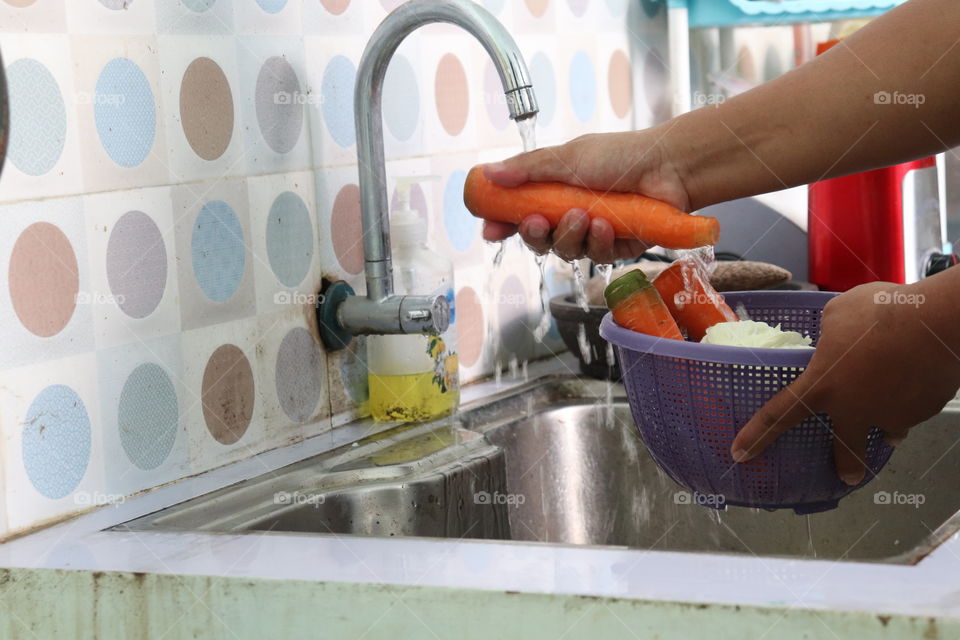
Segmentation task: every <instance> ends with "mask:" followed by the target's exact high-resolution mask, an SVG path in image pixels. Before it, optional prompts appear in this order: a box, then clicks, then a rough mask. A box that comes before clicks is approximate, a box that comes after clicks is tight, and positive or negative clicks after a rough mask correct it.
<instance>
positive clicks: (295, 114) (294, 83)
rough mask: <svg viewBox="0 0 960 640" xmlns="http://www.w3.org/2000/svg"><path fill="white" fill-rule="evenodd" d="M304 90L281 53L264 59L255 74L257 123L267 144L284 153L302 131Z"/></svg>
mask: <svg viewBox="0 0 960 640" xmlns="http://www.w3.org/2000/svg"><path fill="white" fill-rule="evenodd" d="M303 95H304V94H303V92H302V91H301V88H300V80H299V79H298V78H297V73H296V71H294V70H293V67H292V66H290V63H289V62H287V60H286V59H285V58H283V57H282V56H274V57H272V58H269V59H267V61H266V62H264V63H263V66H262V67H261V68H260V74H259V75H258V76H257V89H256V96H255V98H254V100H255V104H256V112H257V124H258V126H259V127H260V133H261V134H262V135H263V138H264V140H266V141H267V144H268V145H269V146H270V148H271V149H273V150H274V151H275V152H277V153H287V152H289V151H290V150H291V149H293V147H294V145H296V144H297V141H298V140H299V139H300V133H301V131H302V130H303V101H302V97H303Z"/></svg>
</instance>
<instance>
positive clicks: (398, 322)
mask: <svg viewBox="0 0 960 640" xmlns="http://www.w3.org/2000/svg"><path fill="white" fill-rule="evenodd" d="M432 22H449V23H451V24H455V25H457V26H460V27H462V28H463V29H465V30H466V31H467V32H468V33H470V34H472V35H473V36H474V37H475V38H476V39H477V40H479V41H480V43H481V44H482V45H483V48H484V49H486V51H487V53H488V54H490V57H491V58H493V62H494V65H495V66H496V68H497V72H498V73H499V75H500V81H501V82H502V83H503V91H504V93H505V94H506V98H507V107H508V108H509V111H510V117H511V118H512V119H513V120H522V119H524V118H528V117H530V116H533V115H534V114H536V113H537V110H538V109H537V99H536V96H535V95H534V92H533V87H532V86H531V82H530V73H529V72H528V71H527V65H526V63H525V62H524V60H523V56H522V55H521V54H520V50H519V49H518V48H517V45H516V43H515V42H514V41H513V38H512V37H510V34H509V33H507V30H506V29H505V28H504V26H503V25H502V24H500V22H498V21H497V19H496V18H494V17H493V16H492V15H491V14H490V13H489V12H488V11H487V10H486V9H484V8H483V7H481V6H479V5H477V4H475V3H473V2H470V1H469V0H410V2H407V3H406V4H403V5H401V6H400V7H398V8H397V9H396V10H394V11H393V12H392V13H391V14H390V15H388V16H387V17H386V18H385V19H384V21H383V22H382V23H381V24H380V26H379V27H377V29H376V31H374V33H373V35H372V36H371V37H370V42H368V43H367V47H366V49H365V50H364V52H363V56H362V57H361V59H360V67H359V69H358V70H357V81H356V86H355V87H354V116H355V119H356V128H357V156H358V161H359V171H360V206H361V216H362V220H363V252H364V256H365V260H366V265H365V269H364V270H365V275H366V283H367V295H366V296H357V295H354V291H353V289H352V288H351V287H350V286H349V285H348V284H347V283H346V282H343V281H338V282H334V283H332V284H330V285H328V286H327V287H325V289H324V291H323V292H322V293H323V295H322V296H321V297H320V300H321V302H320V303H319V304H318V305H317V318H318V321H319V325H320V336H321V338H322V339H323V342H324V344H325V345H326V346H327V348H329V349H334V350H335V349H340V348H343V347H345V346H346V345H347V343H349V342H350V340H351V339H352V337H353V336H355V335H363V334H395V333H443V332H444V331H446V329H447V326H449V324H450V307H449V303H448V302H447V300H446V298H444V297H443V296H416V295H397V294H395V293H394V292H393V266H392V264H391V258H390V221H389V215H388V214H389V208H388V205H387V179H386V169H385V166H384V158H383V118H382V109H381V107H382V100H383V79H384V76H385V75H386V72H387V66H388V65H389V63H390V59H391V58H392V57H393V54H394V52H395V51H396V49H397V46H399V44H400V42H401V41H403V39H404V38H405V37H407V35H409V34H410V33H411V32H413V31H414V30H416V29H417V28H418V27H421V26H423V25H425V24H429V23H432Z"/></svg>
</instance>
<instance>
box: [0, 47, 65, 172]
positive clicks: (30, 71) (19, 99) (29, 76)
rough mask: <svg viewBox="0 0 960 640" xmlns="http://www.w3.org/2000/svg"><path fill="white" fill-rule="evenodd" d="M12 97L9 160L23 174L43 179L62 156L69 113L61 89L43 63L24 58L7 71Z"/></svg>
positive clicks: (10, 66)
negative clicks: (42, 176)
mask: <svg viewBox="0 0 960 640" xmlns="http://www.w3.org/2000/svg"><path fill="white" fill-rule="evenodd" d="M6 74H7V91H8V93H9V96H10V140H9V143H8V144H9V147H8V149H7V158H8V159H9V160H10V162H11V163H12V164H13V166H15V167H16V168H17V169H19V170H20V171H22V172H24V173H26V174H28V175H31V176H41V175H44V174H46V173H47V172H48V171H50V170H51V169H53V167H54V166H55V165H56V164H57V161H58V160H59V159H60V154H61V153H62V152H63V145H64V140H65V138H66V135H67V112H66V107H65V106H64V102H63V95H62V94H61V92H60V87H59V85H58V84H57V81H56V80H55V79H54V77H53V75H52V74H51V73H50V71H49V70H48V69H47V68H46V67H45V66H44V65H43V64H42V63H40V62H37V61H36V60H33V59H31V58H23V59H21V60H17V61H16V62H14V63H12V64H11V65H9V66H8V67H7V69H6Z"/></svg>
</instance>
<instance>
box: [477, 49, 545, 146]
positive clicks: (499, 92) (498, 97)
mask: <svg viewBox="0 0 960 640" xmlns="http://www.w3.org/2000/svg"><path fill="white" fill-rule="evenodd" d="M483 65H484V67H483V68H484V71H483V106H484V107H485V108H486V110H487V117H488V118H489V119H490V123H491V124H492V125H493V126H494V127H495V128H496V129H498V130H500V131H503V130H504V129H506V128H507V125H509V124H510V111H509V110H508V108H507V97H506V96H505V95H504V94H503V84H501V82H500V76H499V75H497V68H496V67H495V66H493V62H492V61H490V60H485V61H484V63H483ZM530 73H533V71H532V70H531V72H530ZM534 85H536V81H534ZM537 98H538V101H542V100H543V99H542V98H540V87H539V86H537ZM540 109H541V113H542V112H543V105H541V106H540Z"/></svg>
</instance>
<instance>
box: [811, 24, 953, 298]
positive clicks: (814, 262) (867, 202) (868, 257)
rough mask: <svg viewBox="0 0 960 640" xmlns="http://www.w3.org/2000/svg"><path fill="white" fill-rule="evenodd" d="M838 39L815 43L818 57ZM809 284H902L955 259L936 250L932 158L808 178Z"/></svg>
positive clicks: (939, 232)
mask: <svg viewBox="0 0 960 640" xmlns="http://www.w3.org/2000/svg"><path fill="white" fill-rule="evenodd" d="M838 42H839V40H831V41H828V42H822V43H820V44H819V45H817V55H820V54H822V53H824V52H825V51H827V50H829V49H830V48H831V47H833V46H835V45H836V44H837V43H838ZM807 232H808V234H809V235H808V237H809V242H810V272H809V278H810V282H812V283H814V284H816V285H817V286H819V287H820V288H821V289H823V290H826V291H847V290H848V289H852V288H853V287H855V286H857V285H860V284H865V283H867V282H875V281H877V280H881V281H885V282H896V283H899V284H906V283H909V282H916V281H917V280H919V279H920V278H923V277H925V276H927V275H931V274H932V273H935V272H936V271H941V270H943V269H944V268H947V267H949V266H952V265H954V264H956V262H957V260H956V256H954V255H953V254H949V255H943V254H941V253H940V251H942V250H943V244H944V243H943V224H942V210H941V206H940V193H939V180H938V172H937V163H936V158H932V157H931V158H924V159H922V160H916V161H914V162H907V163H904V164H898V165H894V166H892V167H886V168H884V169H876V170H874V171H867V172H865V173H857V174H853V175H849V176H844V177H842V178H833V179H832V180H823V181H821V182H815V183H813V184H811V185H810V187H809V204H808V214H807Z"/></svg>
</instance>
